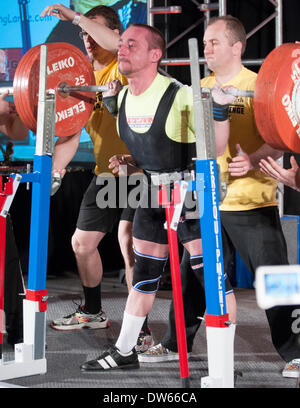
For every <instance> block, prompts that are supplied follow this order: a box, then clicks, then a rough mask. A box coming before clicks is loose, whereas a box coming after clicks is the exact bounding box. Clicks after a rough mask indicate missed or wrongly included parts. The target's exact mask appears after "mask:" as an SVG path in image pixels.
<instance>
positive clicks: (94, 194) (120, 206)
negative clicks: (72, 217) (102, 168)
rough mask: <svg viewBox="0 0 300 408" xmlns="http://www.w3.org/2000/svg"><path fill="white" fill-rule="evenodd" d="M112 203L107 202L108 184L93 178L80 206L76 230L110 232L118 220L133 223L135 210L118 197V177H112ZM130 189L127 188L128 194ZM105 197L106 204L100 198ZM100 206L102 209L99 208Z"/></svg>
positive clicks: (98, 178) (97, 177) (123, 198)
mask: <svg viewBox="0 0 300 408" xmlns="http://www.w3.org/2000/svg"><path fill="white" fill-rule="evenodd" d="M113 179H114V180H115V185H114V186H113V188H111V191H110V192H111V196H112V202H111V200H109V197H108V194H106V192H108V182H106V181H107V180H106V179H102V178H101V177H100V176H94V177H93V179H92V181H91V183H90V185H89V186H88V188H87V190H86V192H85V194H84V196H83V199H82V202H81V206H80V211H79V216H78V219H77V225H76V226H77V228H78V229H80V230H83V231H100V232H105V233H106V232H111V231H112V229H113V227H114V225H115V224H116V223H117V222H119V221H120V220H124V221H129V222H132V221H133V217H134V212H135V209H134V208H131V207H130V206H128V203H127V197H119V177H113ZM127 184H128V183H127ZM129 191H130V188H128V193H129ZM104 197H106V202H104V201H103V200H102V198H104ZM101 206H102V207H103V208H101Z"/></svg>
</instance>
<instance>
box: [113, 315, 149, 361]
mask: <svg viewBox="0 0 300 408" xmlns="http://www.w3.org/2000/svg"><path fill="white" fill-rule="evenodd" d="M145 318H146V316H142V317H141V316H134V315H131V314H128V313H127V312H124V315H123V322H122V327H121V331H120V334H119V338H118V340H117V342H116V347H117V348H118V349H119V350H120V352H121V353H129V352H130V351H131V350H132V349H133V347H134V346H135V345H136V342H137V339H138V337H139V334H140V331H141V328H142V326H143V323H144V320H145Z"/></svg>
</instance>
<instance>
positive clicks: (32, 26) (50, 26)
mask: <svg viewBox="0 0 300 408" xmlns="http://www.w3.org/2000/svg"><path fill="white" fill-rule="evenodd" d="M1 1H2V2H3V3H4V0H1ZM54 3H55V2H51V1H49V0H10V1H6V2H5V7H1V10H0V27H1V33H2V35H1V36H0V57H1V58H0V86H2V87H3V86H12V85H13V79H14V73H15V70H16V67H17V65H18V63H19V61H20V59H21V58H22V56H23V55H24V53H25V52H26V51H28V50H29V49H30V48H31V47H34V46H36V45H38V44H42V43H47V42H48V43H49V42H67V43H71V44H73V45H75V46H77V47H78V48H79V49H81V50H82V51H83V52H85V49H84V47H83V42H82V40H80V38H79V36H78V31H79V27H78V26H75V25H73V24H72V23H71V22H65V21H61V20H59V19H58V18H56V17H52V16H46V17H41V16H40V14H41V12H42V11H43V10H44V8H45V7H46V6H48V5H49V4H54ZM60 3H61V4H63V5H65V6H66V7H69V8H72V9H74V10H75V11H78V12H81V13H83V14H84V13H86V12H87V11H88V10H90V9H91V8H93V7H95V6H97V5H100V4H102V5H105V6H109V7H112V8H114V9H115V10H116V11H117V13H118V15H119V17H120V20H121V23H122V26H123V29H126V28H127V27H128V25H129V24H132V23H146V22H147V0H61V1H60ZM8 98H10V99H11V100H13V97H8ZM8 142H9V140H8V138H7V137H6V136H5V135H4V134H2V133H0V144H1V147H2V149H4V150H5V149H6V145H7V143H8ZM35 144H36V136H35V134H34V133H33V132H32V131H30V132H29V135H28V137H27V138H26V140H24V141H14V148H13V151H14V152H13V156H12V160H13V161H32V159H33V155H34V153H35ZM2 149H0V162H1V161H3V154H2ZM73 162H76V163H93V162H94V156H93V145H92V142H91V139H90V137H89V135H88V134H87V132H86V131H85V130H84V129H83V130H82V133H81V138H80V144H79V148H78V150H77V153H76V155H75V157H74V159H73Z"/></svg>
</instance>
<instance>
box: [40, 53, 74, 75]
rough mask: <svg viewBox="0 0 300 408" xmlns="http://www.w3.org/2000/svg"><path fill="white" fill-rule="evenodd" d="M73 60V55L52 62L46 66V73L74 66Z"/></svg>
mask: <svg viewBox="0 0 300 408" xmlns="http://www.w3.org/2000/svg"><path fill="white" fill-rule="evenodd" d="M74 65H75V60H74V58H73V57H69V58H65V59H63V60H60V61H57V62H53V64H51V65H50V66H47V74H48V75H51V74H53V72H57V71H60V70H62V69H69V68H72V67H74Z"/></svg>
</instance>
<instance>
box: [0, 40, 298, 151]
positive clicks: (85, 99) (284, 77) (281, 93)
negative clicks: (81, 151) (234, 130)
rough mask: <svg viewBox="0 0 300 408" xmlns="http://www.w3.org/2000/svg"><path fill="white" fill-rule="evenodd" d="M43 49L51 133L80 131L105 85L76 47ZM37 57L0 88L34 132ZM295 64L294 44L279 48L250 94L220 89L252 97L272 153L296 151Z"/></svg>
mask: <svg viewBox="0 0 300 408" xmlns="http://www.w3.org/2000/svg"><path fill="white" fill-rule="evenodd" d="M47 46H48V65H47V89H50V88H52V89H55V90H57V92H56V125H55V135H56V136H69V135H72V134H74V133H77V132H78V131H80V130H81V129H82V128H83V127H84V125H85V124H86V122H87V121H88V119H89V117H90V115H91V113H92V111H93V108H94V102H95V97H91V93H95V92H104V91H106V90H107V87H106V86H105V85H103V86H97V85H95V76H94V72H93V69H92V66H91V64H90V62H89V61H88V59H87V58H86V56H85V55H84V54H83V53H82V52H81V51H80V50H79V49H78V48H77V47H75V46H73V45H72V44H68V43H50V44H47ZM39 54H40V45H38V46H35V47H33V48H31V49H30V50H29V51H28V52H27V53H26V54H25V55H24V56H23V58H22V59H21V61H20V62H19V64H18V66H17V69H16V72H15V77H14V82H13V87H12V88H1V89H0V93H4V92H5V91H8V92H9V93H13V95H14V102H15V105H16V109H17V111H18V114H19V116H20V118H21V120H22V121H23V122H24V123H25V125H26V126H27V127H28V128H29V129H31V130H32V131H34V132H35V131H36V116H37V104H38V83H39V78H38V77H39ZM299 61H300V46H299V44H297V43H286V44H282V45H280V46H279V47H277V48H275V49H274V50H273V51H272V52H271V53H270V54H269V55H268V56H267V57H266V59H265V61H264V62H263V64H262V66H261V68H260V70H259V73H258V76H257V80H256V85H255V90H254V92H253V91H248V90H236V89H232V90H231V89H229V90H227V91H226V92H228V93H231V94H234V96H237V97H253V105H254V114H255V120H256V125H257V128H258V130H259V132H260V134H261V136H262V137H263V139H264V141H265V142H266V143H268V144H269V145H271V146H272V147H274V148H276V149H279V150H283V151H293V152H296V153H300V126H299V125H300V92H299V88H300V67H299V66H298V63H299ZM202 90H203V91H206V89H205V88H202ZM92 96H93V95H92Z"/></svg>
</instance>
